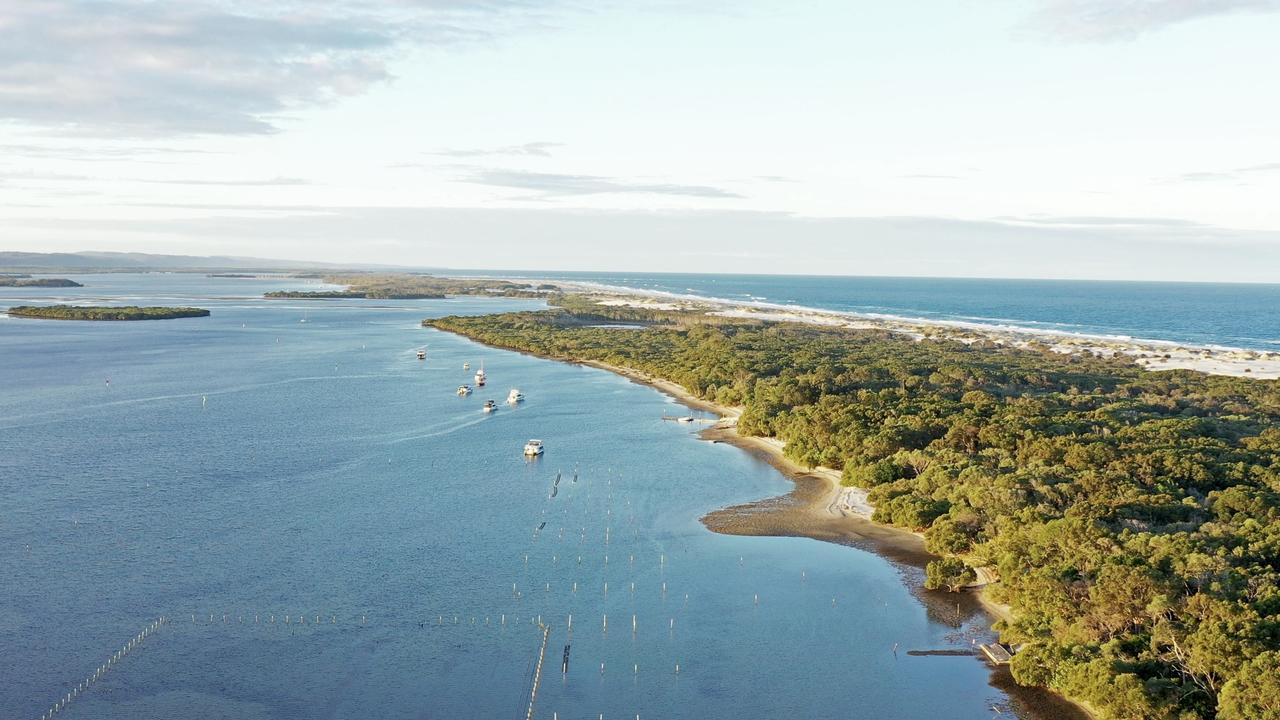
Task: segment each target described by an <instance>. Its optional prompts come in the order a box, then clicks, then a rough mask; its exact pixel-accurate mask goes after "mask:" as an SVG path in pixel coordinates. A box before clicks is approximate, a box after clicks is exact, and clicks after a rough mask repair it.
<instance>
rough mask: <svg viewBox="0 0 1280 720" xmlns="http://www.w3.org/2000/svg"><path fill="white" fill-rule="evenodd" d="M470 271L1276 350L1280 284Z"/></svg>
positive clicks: (896, 315) (1032, 328)
mask: <svg viewBox="0 0 1280 720" xmlns="http://www.w3.org/2000/svg"><path fill="white" fill-rule="evenodd" d="M467 274H473V275H494V276H501V277H512V278H518V277H527V278H546V279H553V280H566V281H569V280H571V281H575V282H582V283H594V284H597V285H602V286H608V287H615V288H630V289H634V290H642V291H645V292H652V293H661V294H666V295H672V296H677V297H681V296H683V297H693V298H718V299H723V300H729V301H733V302H739V303H744V304H751V303H756V304H761V305H766V306H775V305H780V306H785V307H798V308H813V309H817V310H834V311H837V312H848V313H857V314H862V315H870V316H881V317H893V318H906V319H920V320H930V321H934V322H947V323H958V324H961V325H973V326H978V327H1001V328H1017V329H1021V330H1029V331H1034V332H1042V333H1066V334H1076V335H1092V336H1100V337H1110V338H1120V339H1143V340H1158V341H1165V342H1172V343H1179V344H1188V345H1199V346H1220V347H1232V348H1248V349H1253V350H1268V351H1280V285H1274V284H1244V283H1157V282H1114V281H1089V280H989V279H962V278H890V277H838V276H816V275H814V276H798V275H695V274H681V273H589V272H563V273H530V272H520V271H508V272H482V271H467Z"/></svg>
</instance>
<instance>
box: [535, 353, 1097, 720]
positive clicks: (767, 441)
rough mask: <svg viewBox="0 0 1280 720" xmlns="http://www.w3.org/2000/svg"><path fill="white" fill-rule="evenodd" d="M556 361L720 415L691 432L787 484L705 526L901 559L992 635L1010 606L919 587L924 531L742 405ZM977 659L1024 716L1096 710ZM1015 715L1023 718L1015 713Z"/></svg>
mask: <svg viewBox="0 0 1280 720" xmlns="http://www.w3.org/2000/svg"><path fill="white" fill-rule="evenodd" d="M539 357H546V356H539ZM547 359H551V360H554V359H555V358H547ZM563 362H570V363H573V364H575V365H583V366H588V367H593V368H596V369H598V370H605V371H608V372H611V373H614V374H615V375H620V376H622V377H624V378H626V379H628V380H630V381H631V382H634V383H636V384H639V385H644V386H646V387H650V388H653V389H654V390H657V391H658V392H661V393H663V394H664V395H667V396H668V397H670V398H672V399H674V400H675V401H676V402H679V403H681V404H682V405H686V406H688V407H690V408H693V409H696V410H703V411H707V412H713V413H716V414H718V415H720V420H719V421H718V422H716V423H715V424H714V425H712V426H711V427H709V428H706V429H705V430H703V431H701V432H700V433H698V437H699V439H701V440H703V441H706V442H712V443H725V444H728V445H732V446H734V447H736V448H738V449H740V450H743V451H745V452H747V453H749V454H751V455H752V456H754V457H756V458H757V459H759V460H762V461H764V462H767V463H769V465H771V466H772V467H773V468H774V469H776V470H778V472H780V473H782V475H783V476H784V477H786V478H787V479H788V480H790V481H791V482H792V483H793V485H794V487H793V488H792V490H791V491H790V492H788V493H786V494H784V495H780V496H776V497H771V498H764V499H761V500H754V501H751V502H748V503H742V504H739V505H731V506H727V507H722V508H719V509H717V510H712V511H711V512H709V513H707V514H706V515H703V516H702V518H701V521H702V524H703V526H704V527H706V528H707V529H708V530H710V531H711V532H714V533H719V534H721V535H741V536H756V537H805V538H809V539H811V540H818V541H820V542H829V543H834V544H837V545H847V546H850V547H855V548H858V549H860V550H864V551H867V552H870V553H872V554H875V555H878V556H880V557H882V558H884V559H886V560H888V561H890V562H891V563H894V564H896V565H899V566H900V567H901V566H907V567H910V568H915V569H916V570H918V571H921V572H920V573H919V577H917V578H915V581H916V582H915V584H914V586H909V588H908V589H909V590H910V591H911V592H912V594H913V595H915V596H916V598H917V599H918V600H920V601H921V603H922V604H923V605H924V607H925V611H926V613H928V614H929V615H931V616H935V617H939V618H941V617H948V619H950V618H955V619H956V620H957V621H958V620H959V618H960V617H961V616H960V615H959V613H957V614H956V615H950V613H951V610H950V608H951V607H952V604H953V603H955V607H956V608H957V610H959V609H961V608H962V607H963V609H964V616H965V617H972V616H973V614H975V613H982V614H983V615H984V616H985V617H986V620H987V622H986V623H985V625H986V631H987V632H988V633H990V634H992V635H993V636H994V635H995V632H994V628H993V627H992V626H993V625H994V623H995V622H996V621H997V620H1007V619H1009V617H1010V616H1011V613H1012V610H1011V609H1010V608H1009V607H1007V606H1005V605H1000V604H998V603H996V602H995V601H993V600H991V599H990V598H989V597H988V596H987V594H986V592H984V588H985V586H970V587H969V588H968V589H966V590H964V591H961V592H959V593H940V592H938V591H929V590H925V589H924V585H923V579H924V578H923V572H922V571H923V569H924V566H925V565H926V564H927V563H928V562H929V561H930V560H932V559H935V558H937V557H938V556H937V555H934V554H932V553H930V552H928V551H926V550H925V548H924V535H923V534H921V533H918V532H913V531H911V530H905V529H903V528H899V527H894V526H892V525H885V524H883V523H878V522H875V521H873V520H872V519H871V513H870V510H871V506H870V505H869V504H867V503H866V492H865V491H862V490H861V489H859V488H846V487H844V486H843V485H841V484H840V471H838V470H835V469H832V468H823V467H818V468H805V467H803V466H802V465H799V464H798V463H796V462H794V461H793V460H791V459H790V458H788V457H786V455H785V454H784V452H783V449H784V447H785V444H784V443H783V442H782V441H781V440H778V439H776V438H763V437H756V436H752V435H741V434H739V433H738V427H737V420H738V416H739V415H741V412H742V411H741V410H740V409H739V408H735V407H728V406H725V405H719V404H717V403H713V402H709V401H707V400H703V399H702V398H699V397H697V396H695V395H693V394H692V393H690V392H689V391H688V390H687V389H685V387H684V386H683V385H680V384H678V383H674V382H672V381H670V380H665V379H662V378H656V377H653V376H650V375H649V374H648V373H644V372H641V371H638V370H633V369H631V368H625V367H622V366H619V365H611V364H609V363H606V362H601V361H598V360H564V361H563ZM847 491H856V492H857V493H860V494H861V496H862V497H861V502H862V505H863V506H865V508H866V512H865V514H863V513H862V512H861V511H860V509H858V510H855V509H852V508H849V503H847V501H842V498H841V496H843V495H845V494H846V492H847ZM854 507H856V506H854ZM957 601H958V602H957ZM944 612H945V613H947V615H944ZM983 664H984V665H986V666H987V668H988V669H989V670H990V672H991V679H990V684H991V686H992V687H995V688H997V689H999V690H1001V691H1002V692H1004V693H1005V694H1006V695H1008V696H1009V698H1010V700H1011V701H1013V702H1014V703H1015V704H1016V705H1017V706H1019V707H1020V708H1021V709H1022V711H1023V712H1025V713H1030V716H1031V717H1035V718H1043V719H1045V720H1048V719H1049V718H1053V719H1054V720H1058V719H1059V718H1068V719H1070V718H1071V717H1072V716H1073V715H1074V716H1075V718H1076V719H1077V720H1092V718H1095V717H1096V713H1094V712H1092V711H1091V710H1090V709H1089V708H1088V707H1087V706H1085V705H1083V704H1081V703H1079V702H1077V701H1075V700H1072V699H1070V698H1068V697H1066V696H1064V695H1061V694H1059V693H1056V692H1054V691H1053V690H1050V689H1048V688H1042V687H1028V686H1023V685H1019V684H1017V683H1016V682H1014V680H1013V676H1012V675H1011V674H1010V671H1009V668H1008V666H992V665H990V664H989V663H986V662H985V661H983ZM1018 716H1019V717H1022V715H1021V714H1018Z"/></svg>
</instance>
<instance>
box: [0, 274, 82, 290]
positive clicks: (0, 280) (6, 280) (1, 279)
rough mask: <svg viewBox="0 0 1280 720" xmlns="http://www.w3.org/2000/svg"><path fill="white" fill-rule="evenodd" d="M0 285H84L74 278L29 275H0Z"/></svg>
mask: <svg viewBox="0 0 1280 720" xmlns="http://www.w3.org/2000/svg"><path fill="white" fill-rule="evenodd" d="M0 287H45V288H63V287H84V285H81V284H80V283H78V282H76V281H75V280H68V279H66V278H33V277H30V276H17V275H0Z"/></svg>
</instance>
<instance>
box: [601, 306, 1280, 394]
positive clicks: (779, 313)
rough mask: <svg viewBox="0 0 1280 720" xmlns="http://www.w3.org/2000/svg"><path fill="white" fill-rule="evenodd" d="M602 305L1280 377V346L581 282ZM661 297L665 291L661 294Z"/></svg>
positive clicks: (1149, 365)
mask: <svg viewBox="0 0 1280 720" xmlns="http://www.w3.org/2000/svg"><path fill="white" fill-rule="evenodd" d="M582 290H583V291H585V292H586V294H588V295H589V296H591V297H593V298H595V299H596V301H597V302H598V303H600V304H601V305H608V306H611V307H619V306H631V307H637V308H646V309H650V310H684V311H701V312H705V313H707V314H709V315H717V316H720V317H728V318H738V319H742V320H756V321H762V322H791V323H803V324H806V325H816V326H821V327H839V328H847V329H853V330H883V331H886V332H892V333H898V334H902V335H906V336H909V337H913V338H915V339H917V340H920V339H924V338H940V339H950V340H957V341H960V342H970V343H971V342H979V341H986V342H992V343H996V344H1000V345H1010V346H1013V347H1024V348H1027V347H1032V348H1034V347H1039V348H1047V349H1049V350H1052V351H1053V352H1059V353H1064V354H1092V355H1116V354H1120V355H1127V356H1130V357H1131V358H1133V359H1134V361H1135V362H1137V364H1138V365H1140V366H1142V367H1144V368H1146V369H1148V370H1155V371H1158V370H1194V371H1197V372H1202V373H1207V374H1210V375H1234V376H1239V377H1254V378H1260V379H1276V378H1280V352H1271V351H1265V350H1248V349H1243V348H1228V347H1202V346H1196V345H1185V344H1179V343H1173V342H1166V341H1161V340H1142V339H1134V338H1126V337H1105V336H1096V335H1080V334H1073V333H1066V332H1052V331H1037V330H1031V329H1027V328H1020V327H1015V326H991V325H983V324H979V323H963V322H952V321H944V320H936V321H930V320H916V319H909V318H895V317H889V316H866V315H858V314H855V313H843V312H835V311H824V310H813V309H808V308H794V307H787V306H780V305H765V304H761V303H755V304H750V305H745V304H741V303H735V302H733V301H728V300H714V299H701V298H699V299H696V300H686V299H679V300H671V301H665V300H655V299H654V296H652V295H649V294H646V293H644V292H642V291H639V290H637V291H635V292H634V293H632V294H627V293H622V292H619V291H617V290H614V289H611V290H610V292H609V293H601V292H599V290H598V289H597V290H595V291H591V290H590V289H589V288H582ZM658 297H662V296H658Z"/></svg>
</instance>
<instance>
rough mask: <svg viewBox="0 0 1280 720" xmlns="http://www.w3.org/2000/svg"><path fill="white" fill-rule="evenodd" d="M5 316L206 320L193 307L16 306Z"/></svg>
mask: <svg viewBox="0 0 1280 720" xmlns="http://www.w3.org/2000/svg"><path fill="white" fill-rule="evenodd" d="M6 312H8V313H9V314H10V315H12V316H14V317H25V318H43V319H46V320H172V319H174V318H189V317H205V316H207V315H208V314H209V311H208V310H205V309H204V308H194V307H138V306H136V305H125V306H121V307H107V306H91V305H40V306H37V305H17V306H14V307H11V308H9V309H8V310H7V311H6Z"/></svg>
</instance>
